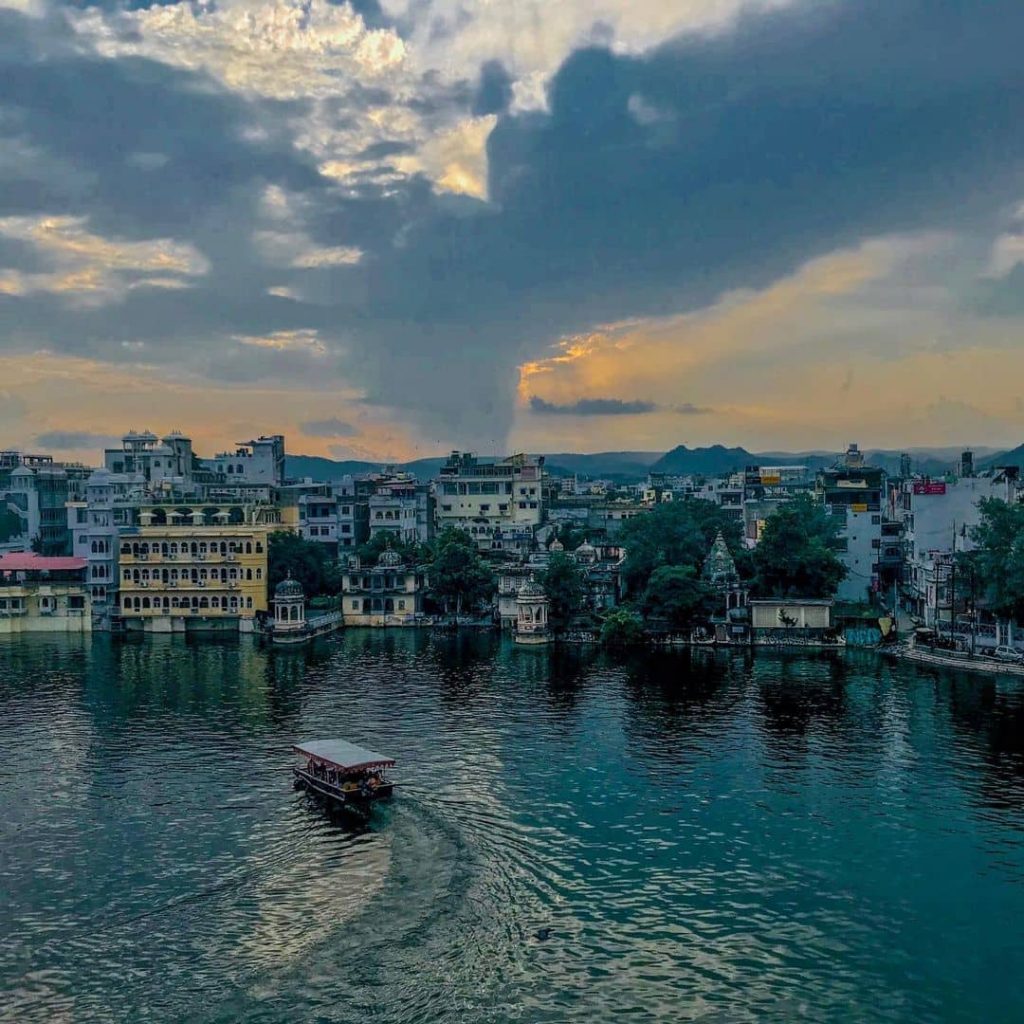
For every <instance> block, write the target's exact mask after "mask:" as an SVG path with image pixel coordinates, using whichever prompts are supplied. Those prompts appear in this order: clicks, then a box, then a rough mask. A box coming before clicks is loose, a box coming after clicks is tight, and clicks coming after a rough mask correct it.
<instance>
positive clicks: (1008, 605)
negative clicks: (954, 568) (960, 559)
mask: <svg viewBox="0 0 1024 1024" xmlns="http://www.w3.org/2000/svg"><path fill="white" fill-rule="evenodd" d="M978 509H979V511H980V512H981V521H980V522H979V523H978V525H977V526H975V527H973V528H972V530H971V540H972V541H973V542H974V544H975V550H974V551H972V552H971V553H970V554H969V555H968V556H967V558H968V566H965V568H968V567H969V568H970V569H973V570H974V572H975V574H976V579H977V584H978V590H979V593H980V596H981V597H982V598H983V600H984V602H985V603H986V604H987V605H988V607H989V608H990V609H991V611H992V612H993V613H994V614H995V615H997V616H999V617H1001V618H1007V619H1013V620H1014V621H1016V622H1024V505H1010V504H1009V503H1007V502H1005V501H1002V500H1001V499H999V498H983V499H982V500H981V501H979V502H978ZM965 575H966V574H965Z"/></svg>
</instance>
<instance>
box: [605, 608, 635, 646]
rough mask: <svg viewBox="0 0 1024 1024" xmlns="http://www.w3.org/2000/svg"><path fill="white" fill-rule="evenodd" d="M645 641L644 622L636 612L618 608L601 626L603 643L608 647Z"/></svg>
mask: <svg viewBox="0 0 1024 1024" xmlns="http://www.w3.org/2000/svg"><path fill="white" fill-rule="evenodd" d="M643 641H644V624H643V620H642V619H641V618H640V616H639V615H637V614H636V612H631V611H630V610H629V609H628V608H618V609H617V610H616V611H614V612H612V613H611V614H610V615H609V616H608V618H606V619H605V620H604V623H603V624H602V626H601V643H602V644H604V646H606V647H624V646H626V645H627V644H639V643H643Z"/></svg>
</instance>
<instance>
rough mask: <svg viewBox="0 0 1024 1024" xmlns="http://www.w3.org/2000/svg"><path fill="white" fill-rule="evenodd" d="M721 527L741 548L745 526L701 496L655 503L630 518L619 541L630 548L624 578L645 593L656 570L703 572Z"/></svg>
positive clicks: (636, 590) (728, 539)
mask: <svg viewBox="0 0 1024 1024" xmlns="http://www.w3.org/2000/svg"><path fill="white" fill-rule="evenodd" d="M719 530H721V531H722V534H723V536H724V537H725V540H726V543H728V545H729V547H730V548H732V549H733V550H736V549H737V548H739V547H740V541H741V539H742V538H741V532H742V529H741V526H740V524H739V522H738V521H737V520H736V519H734V518H733V517H732V516H729V515H728V514H726V513H725V512H723V510H722V509H721V508H719V506H718V505H716V504H714V503H713V502H710V501H703V500H701V499H699V498H689V499H684V500H683V501H669V502H664V503H663V504H661V505H655V507H654V508H653V509H651V511H650V512H647V513H645V514H644V515H640V516H636V517H634V518H633V519H630V520H628V521H627V522H625V523H624V524H623V526H622V529H621V530H620V532H619V537H618V540H619V541H620V543H621V544H622V545H623V546H624V547H625V549H626V560H625V564H624V565H623V567H622V569H623V580H624V582H625V584H626V589H627V590H628V591H629V592H630V593H634V594H638V593H641V592H642V591H643V590H644V588H645V587H646V586H647V581H648V580H649V579H650V578H651V574H652V573H653V572H654V571H655V569H658V568H660V567H661V566H664V565H675V566H689V567H690V568H691V569H693V570H694V572H695V573H696V574H698V575H699V573H700V570H701V568H702V566H703V563H704V558H705V556H706V555H707V553H708V551H709V550H710V549H711V545H712V544H713V543H714V540H715V537H716V536H717V534H718V531H719Z"/></svg>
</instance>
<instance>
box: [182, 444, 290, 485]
mask: <svg viewBox="0 0 1024 1024" xmlns="http://www.w3.org/2000/svg"><path fill="white" fill-rule="evenodd" d="M202 465H203V468H204V469H208V470H212V471H213V472H216V473H222V474H223V475H224V479H225V482H226V483H227V484H231V483H232V482H234V483H238V484H249V485H254V484H255V485H259V484H263V485H265V486H267V487H280V486H281V484H283V483H284V435H283V434H270V435H268V436H263V435H260V436H259V437H257V438H254V439H253V440H251V441H239V442H238V444H237V445H236V446H235V450H234V451H233V452H221V453H220V454H219V455H215V456H214V457H213V458H212V459H203V460H202Z"/></svg>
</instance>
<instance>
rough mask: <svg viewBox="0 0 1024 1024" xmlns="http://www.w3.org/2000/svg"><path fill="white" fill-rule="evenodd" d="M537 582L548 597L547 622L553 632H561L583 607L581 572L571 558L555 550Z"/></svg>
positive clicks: (583, 591)
mask: <svg viewBox="0 0 1024 1024" xmlns="http://www.w3.org/2000/svg"><path fill="white" fill-rule="evenodd" d="M539 582H540V585H541V586H542V587H543V588H544V593H545V594H546V595H547V598H548V622H549V624H550V625H551V628H552V630H554V632H556V633H561V632H562V631H563V630H564V629H565V628H566V627H567V626H568V625H569V623H570V622H571V621H572V618H573V616H574V615H576V614H578V612H579V611H580V609H581V608H582V607H583V596H584V593H585V590H584V584H583V573H581V572H580V570H579V568H578V567H577V565H576V563H575V562H574V561H573V559H572V558H570V557H569V556H568V555H565V554H562V553H560V552H556V553H555V554H553V555H552V556H551V561H550V562H549V563H548V566H547V568H546V569H545V570H544V572H543V573H541V575H540V580H539Z"/></svg>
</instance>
